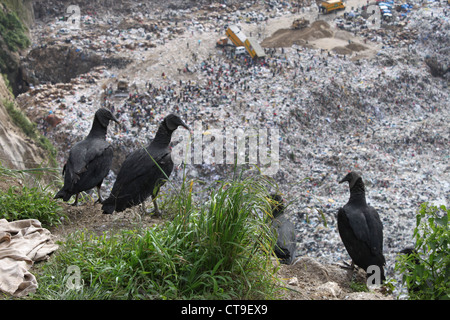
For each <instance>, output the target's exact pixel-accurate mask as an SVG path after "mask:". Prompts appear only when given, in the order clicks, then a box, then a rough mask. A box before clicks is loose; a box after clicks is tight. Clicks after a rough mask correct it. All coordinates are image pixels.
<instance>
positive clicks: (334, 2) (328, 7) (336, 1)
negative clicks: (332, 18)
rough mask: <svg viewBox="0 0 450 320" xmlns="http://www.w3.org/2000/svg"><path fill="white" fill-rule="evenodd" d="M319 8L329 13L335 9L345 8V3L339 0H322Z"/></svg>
mask: <svg viewBox="0 0 450 320" xmlns="http://www.w3.org/2000/svg"><path fill="white" fill-rule="evenodd" d="M319 8H320V11H321V12H323V13H330V12H333V11H335V10H341V9H345V4H344V2H343V1H341V0H327V1H322V3H321V4H320V7H319Z"/></svg>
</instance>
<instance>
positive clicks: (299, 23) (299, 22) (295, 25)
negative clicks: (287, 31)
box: [291, 18, 309, 30]
mask: <svg viewBox="0 0 450 320" xmlns="http://www.w3.org/2000/svg"><path fill="white" fill-rule="evenodd" d="M308 25H309V20H306V19H304V18H299V19H295V20H294V21H293V22H292V25H291V29H294V30H300V29H304V28H306V27H308Z"/></svg>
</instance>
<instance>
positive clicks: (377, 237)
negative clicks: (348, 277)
mask: <svg viewBox="0 0 450 320" xmlns="http://www.w3.org/2000/svg"><path fill="white" fill-rule="evenodd" d="M345 181H348V182H349V187H350V199H349V200H348V202H347V204H346V205H344V207H342V208H340V209H339V211H338V215H337V225H338V230H339V235H340V236H341V239H342V242H343V243H344V246H345V248H346V249H347V252H348V254H349V255H350V257H351V258H352V264H356V265H357V266H359V267H361V268H363V269H364V270H365V271H366V272H367V271H368V270H367V268H368V267H369V266H378V267H379V268H380V276H381V279H379V280H380V281H381V282H383V281H384V280H385V276H384V268H383V266H384V264H385V262H386V261H385V258H384V256H383V224H382V223H381V220H380V217H379V215H378V212H377V211H376V210H375V209H374V208H373V207H371V206H369V205H368V204H367V203H366V190H365V186H364V182H363V180H362V177H361V175H360V174H359V173H357V172H350V173H348V174H347V175H346V176H345V177H344V178H343V179H342V180H341V181H339V183H343V182H345Z"/></svg>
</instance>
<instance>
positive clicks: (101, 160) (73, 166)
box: [55, 108, 119, 205]
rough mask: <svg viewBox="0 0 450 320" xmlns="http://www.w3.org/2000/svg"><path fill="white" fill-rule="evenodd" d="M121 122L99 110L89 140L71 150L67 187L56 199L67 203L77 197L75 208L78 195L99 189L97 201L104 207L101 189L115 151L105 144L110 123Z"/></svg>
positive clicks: (66, 178) (67, 169)
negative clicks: (71, 198) (94, 188)
mask: <svg viewBox="0 0 450 320" xmlns="http://www.w3.org/2000/svg"><path fill="white" fill-rule="evenodd" d="M110 120H112V121H115V122H117V123H119V121H118V120H117V119H116V118H115V117H114V116H113V114H112V113H111V112H110V111H109V110H107V109H105V108H100V109H98V110H97V112H96V113H95V116H94V121H93V123H92V128H91V131H90V132H89V134H88V136H87V137H86V138H85V139H84V140H83V141H80V142H78V143H76V144H75V145H74V146H73V148H72V149H71V150H70V153H69V158H68V159H67V162H66V164H65V165H64V167H63V172H62V174H63V175H64V186H63V187H62V189H61V190H60V191H58V193H57V194H56V195H55V199H58V198H62V199H63V200H64V201H68V200H69V199H70V197H72V195H74V194H75V195H76V196H75V202H74V203H73V205H77V203H78V196H79V193H80V192H82V191H86V190H89V189H92V188H93V187H97V191H98V201H99V202H100V203H101V202H102V201H103V200H102V197H101V195H100V187H101V185H102V182H103V179H104V178H105V177H106V175H107V174H108V172H109V169H110V168H111V163H112V159H113V148H112V147H111V145H110V144H109V143H108V142H106V131H107V129H108V124H109V121H110Z"/></svg>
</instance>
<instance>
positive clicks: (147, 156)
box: [102, 114, 190, 216]
mask: <svg viewBox="0 0 450 320" xmlns="http://www.w3.org/2000/svg"><path fill="white" fill-rule="evenodd" d="M179 126H182V127H184V128H186V129H188V130H190V129H189V127H188V126H187V125H186V124H185V123H184V122H183V120H181V118H180V117H178V116H177V115H174V114H169V115H168V116H167V117H165V118H164V120H163V121H162V123H161V124H160V126H159V129H158V131H157V132H156V135H155V138H154V139H153V141H152V142H151V143H150V144H149V145H148V146H147V147H145V148H140V149H138V150H136V151H134V152H132V153H131V154H130V155H128V156H127V158H126V159H125V161H124V162H123V164H122V167H121V168H120V171H119V173H118V175H117V179H116V182H115V183H114V186H113V188H112V190H111V194H110V196H109V198H108V199H106V200H105V201H104V203H103V206H102V210H103V213H106V214H112V213H113V212H114V211H117V212H121V211H123V210H125V209H126V208H130V207H132V206H135V205H138V204H140V203H142V202H144V201H145V200H146V199H147V198H148V197H149V196H152V200H153V205H154V208H155V210H154V214H155V215H156V216H160V215H161V213H160V212H159V209H158V206H157V204H156V196H157V195H158V192H159V189H160V187H161V186H162V185H163V184H164V183H165V181H166V179H168V178H169V176H170V174H171V173H172V170H173V161H172V157H171V150H170V148H169V143H170V140H171V137H172V133H173V132H174V131H175V130H176V129H177V128H178V127H179Z"/></svg>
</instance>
